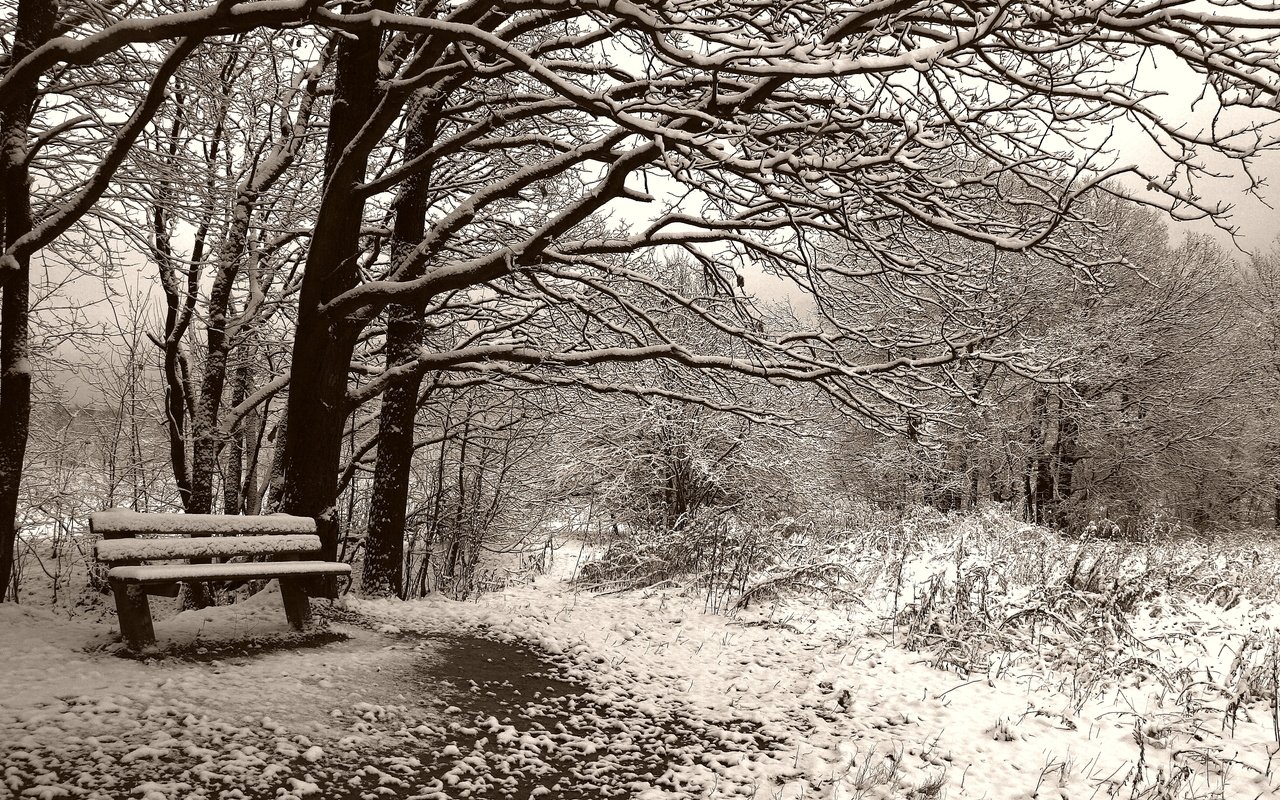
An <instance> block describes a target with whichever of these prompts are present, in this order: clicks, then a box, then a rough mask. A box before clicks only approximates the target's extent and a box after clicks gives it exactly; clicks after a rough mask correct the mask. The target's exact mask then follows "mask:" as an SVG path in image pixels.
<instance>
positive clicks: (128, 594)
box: [111, 581, 156, 650]
mask: <svg viewBox="0 0 1280 800" xmlns="http://www.w3.org/2000/svg"><path fill="white" fill-rule="evenodd" d="M111 592H112V594H114V595H115V597H116V617H117V618H118V619H119V620H120V635H121V636H122V637H124V643H125V644H126V645H128V647H129V649H131V650H141V649H142V648H144V647H147V646H148V645H152V644H155V641H156V632H155V629H154V628H153V627H152V626H151V604H150V603H148V602H147V593H146V590H145V587H143V586H140V585H138V584H132V583H124V582H123V581H112V582H111Z"/></svg>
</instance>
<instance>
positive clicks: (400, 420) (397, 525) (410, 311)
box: [360, 306, 423, 596]
mask: <svg viewBox="0 0 1280 800" xmlns="http://www.w3.org/2000/svg"><path fill="white" fill-rule="evenodd" d="M422 322H423V316H422V311H421V309H414V308H406V307H404V306H392V307H391V308H390V309H389V311H388V320H387V366H388V367H391V366H393V365H395V364H397V363H401V362H403V361H404V360H407V359H410V358H413V357H414V355H415V354H416V352H417V350H418V348H419V347H420V346H421V342H422ZM419 383H420V379H417V378H415V379H412V380H406V381H402V382H400V383H397V384H396V385H394V386H392V387H390V388H388V389H387V391H386V394H384V395H383V397H382V409H381V411H380V413H379V418H378V460H377V463H376V465H375V467H374V472H373V495H372V497H371V498H370V501H369V529H368V532H367V535H366V536H365V553H364V569H363V571H362V573H361V584H360V588H361V591H363V592H364V594H366V595H370V596H392V595H394V596H402V595H403V593H404V586H403V580H402V577H401V576H402V571H403V564H404V523H405V508H406V507H407V506H408V502H409V473H410V467H411V466H412V462H413V432H414V418H415V417H416V415H417V410H418V385H419Z"/></svg>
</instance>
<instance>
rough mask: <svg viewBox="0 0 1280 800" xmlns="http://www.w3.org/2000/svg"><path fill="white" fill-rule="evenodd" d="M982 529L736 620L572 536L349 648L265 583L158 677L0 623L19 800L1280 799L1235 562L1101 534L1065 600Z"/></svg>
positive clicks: (75, 635)
mask: <svg viewBox="0 0 1280 800" xmlns="http://www.w3.org/2000/svg"><path fill="white" fill-rule="evenodd" d="M965 535H966V536H968V537H969V538H968V539H965V540H964V541H961V542H960V544H959V546H958V547H957V542H956V540H955V539H954V538H952V539H950V540H949V542H948V544H947V546H946V547H941V546H939V547H937V548H934V549H932V550H931V549H930V548H929V547H928V546H924V545H921V546H920V547H919V548H918V552H917V553H916V555H914V556H913V557H912V558H911V559H909V560H908V559H903V560H901V561H900V562H899V563H898V566H897V568H893V569H890V568H885V565H884V564H880V565H876V568H875V569H874V570H871V569H869V568H868V569H866V570H863V571H862V572H858V571H857V570H853V569H850V570H849V571H848V575H850V576H853V578H854V579H855V580H854V581H853V582H852V583H850V584H849V585H848V586H847V590H848V591H849V592H850V594H849V595H848V596H845V597H844V598H843V599H842V600H841V601H840V602H838V603H831V602H828V601H826V600H824V599H822V598H816V597H811V596H809V597H806V596H805V595H804V593H802V592H801V593H798V594H797V595H796V596H782V597H779V596H775V597H762V599H761V600H760V601H759V602H757V603H755V604H753V605H752V606H750V607H749V608H747V609H745V610H739V611H738V612H736V613H734V614H731V615H707V614H704V613H702V609H703V607H704V605H705V603H704V598H703V597H702V596H701V595H700V594H699V593H698V592H697V591H687V592H682V591H681V590H679V589H664V590H661V591H657V590H650V591H645V590H635V591H627V592H621V593H618V594H612V595H603V596H602V595H594V594H587V593H581V592H577V591H575V590H574V588H573V586H572V585H571V584H569V583H568V582H566V580H565V578H566V577H567V573H568V572H570V571H571V570H572V569H573V567H574V566H575V562H576V558H577V555H578V552H579V548H578V547H577V545H573V546H568V547H564V548H562V549H561V550H560V551H559V552H560V556H561V558H560V559H559V562H558V567H559V568H558V569H557V570H555V571H553V573H552V574H551V575H548V576H544V577H542V578H539V579H538V580H537V581H535V582H534V583H532V584H529V585H525V586H521V587H518V588H515V589H510V590H507V591H504V592H498V593H493V594H489V595H486V596H485V597H483V598H482V599H481V600H479V601H478V602H475V603H457V602H451V601H446V600H426V601H422V602H414V603H399V602H382V601H380V602H369V601H361V600H354V599H353V600H348V601H347V602H346V603H345V607H344V608H339V609H334V610H332V611H331V612H330V613H329V616H330V625H331V628H332V630H333V631H334V632H336V633H339V634H343V635H345V636H347V637H348V638H346V639H343V640H337V641H335V640H333V637H328V638H323V637H321V638H312V639H303V640H298V641H292V640H290V639H289V635H288V633H287V626H286V625H285V623H284V619H283V614H282V612H281V610H280V603H279V599H278V596H271V595H270V593H268V594H267V595H265V596H261V595H260V596H258V597H255V598H252V599H250V600H249V601H248V602H246V603H242V604H237V605H235V606H230V607H220V608H214V609H207V610H204V611H199V612H186V613H183V614H180V615H178V616H176V617H173V618H171V619H169V620H164V621H160V622H158V623H157V626H156V628H157V635H158V636H159V638H160V640H161V643H162V645H165V644H167V646H169V647H170V648H171V649H170V650H169V651H167V652H168V654H167V655H166V651H162V652H161V653H159V654H156V655H155V656H154V657H153V658H150V659H148V660H143V661H136V660H131V659H127V658H123V657H121V656H120V655H119V654H118V653H117V652H116V646H115V645H114V644H113V643H112V636H111V631H110V625H109V623H93V622H86V621H81V620H68V619H67V617H66V615H61V616H55V615H54V614H52V613H49V612H46V611H43V610H40V609H35V608H29V607H14V606H5V607H0V754H2V755H3V772H4V774H3V781H2V782H0V797H4V796H15V797H47V798H54V797H97V798H116V797H120V798H124V797H141V798H147V799H148V800H150V799H152V798H181V797H211V798H212V797H222V798H243V797H263V798H272V797H282V798H287V797H307V796H314V797H324V798H330V797H352V798H377V797H405V798H408V797H414V798H461V797H524V796H529V795H533V796H541V795H546V796H549V797H555V796H565V797H579V796H590V797H595V796H617V797H641V798H647V797H702V796H715V797H719V796H724V797H730V796H741V797H756V798H821V797H829V798H840V799H841V800H843V798H860V797H865V798H931V797H949V798H961V797H972V798H992V800H995V799H996V798H1063V799H1064V800H1067V799H1071V800H1079V799H1080V798H1095V797H1096V798H1107V797H1124V798H1180V797H1204V798H1209V797H1226V798H1236V797H1239V798H1258V797H1268V796H1277V794H1278V793H1280V774H1278V772H1277V768H1276V764H1275V758H1274V757H1275V755H1276V753H1277V751H1278V750H1280V744H1278V743H1277V735H1278V732H1280V709H1278V708H1277V706H1276V703H1275V671H1276V669H1277V663H1280V654H1278V653H1277V642H1278V641H1280V640H1278V639H1277V637H1276V620H1277V619H1280V607H1278V606H1274V605H1270V604H1268V603H1266V602H1263V601H1264V600H1265V599H1266V598H1265V597H1259V596H1257V595H1258V592H1257V591H1253V592H1252V595H1253V597H1252V599H1251V597H1250V595H1251V593H1250V592H1245V591H1237V590H1236V588H1234V587H1233V586H1232V585H1230V584H1229V583H1227V584H1224V582H1223V581H1220V580H1218V579H1219V578H1221V577H1222V576H1226V575H1230V574H1232V572H1231V568H1232V565H1231V564H1229V563H1225V561H1223V559H1222V557H1220V556H1212V555H1211V554H1210V556H1208V557H1207V559H1208V560H1207V561H1206V562H1205V565H1204V566H1203V569H1200V568H1199V567H1197V565H1196V564H1194V563H1190V562H1188V563H1187V564H1186V565H1185V566H1186V567H1187V569H1188V570H1190V572H1191V573H1198V572H1203V573H1204V576H1205V578H1206V580H1207V581H1208V582H1207V583H1204V585H1196V586H1194V587H1191V589H1188V590H1186V591H1182V590H1176V589H1178V587H1174V586H1173V585H1172V580H1171V579H1170V580H1169V581H1167V582H1168V583H1169V584H1170V585H1168V586H1162V587H1160V591H1154V590H1150V587H1148V589H1149V591H1144V592H1142V593H1134V592H1128V593H1126V592H1127V590H1126V589H1125V586H1127V585H1128V584H1127V583H1124V581H1126V580H1128V578H1126V577H1125V576H1130V577H1133V576H1142V577H1143V579H1144V580H1148V581H1155V580H1156V579H1157V578H1160V579H1162V580H1163V578H1161V577H1160V576H1165V577H1167V575H1170V574H1173V573H1171V572H1168V571H1167V570H1166V571H1165V572H1160V571H1157V570H1155V569H1154V567H1153V566H1152V564H1151V563H1141V559H1142V558H1143V556H1142V554H1141V553H1134V552H1126V553H1124V554H1117V553H1115V552H1112V551H1111V550H1109V549H1108V548H1107V547H1106V546H1099V547H1095V548H1093V549H1091V550H1089V553H1090V559H1092V560H1085V559H1083V558H1081V559H1079V560H1078V562H1077V563H1076V564H1074V565H1072V564H1070V563H1065V562H1063V563H1051V564H1048V565H1043V566H1044V567H1045V569H1047V570H1048V572H1049V573H1052V574H1054V575H1059V576H1060V575H1061V574H1062V573H1063V572H1068V573H1070V574H1073V575H1076V576H1077V578H1079V577H1081V576H1079V575H1078V573H1081V572H1082V571H1088V570H1090V569H1093V571H1094V573H1097V572H1098V571H1099V570H1098V569H1097V568H1096V567H1097V566H1098V565H1099V564H1101V563H1106V564H1109V565H1111V566H1112V567H1114V569H1115V577H1114V578H1113V580H1112V581H1111V583H1109V584H1108V583H1107V582H1106V581H1103V580H1101V579H1096V580H1094V581H1093V583H1092V584H1090V583H1088V582H1087V581H1084V580H1082V579H1077V578H1073V579H1072V581H1073V585H1074V586H1076V587H1077V589H1078V591H1077V590H1076V589H1073V590H1072V591H1071V592H1056V590H1055V591H1050V588H1051V587H1050V586H1049V583H1051V582H1048V581H1040V585H1037V580H1034V579H1032V576H1028V575H1015V574H1014V573H1016V572H1017V570H1016V569H1015V562H1016V563H1017V564H1021V563H1022V562H1019V561H1017V557H1018V556H1017V554H1016V553H1014V552H1012V551H1011V550H1009V548H1010V547H1012V548H1014V549H1015V550H1016V549H1018V547H1021V549H1022V550H1023V551H1024V555H1025V551H1027V550H1030V549H1032V545H1033V544H1034V542H1032V541H1031V540H1030V539H1027V540H1025V541H1023V542H1022V544H1021V545H1018V541H1019V540H1017V538H1016V536H1014V537H1011V536H1005V537H1004V538H1002V539H1001V540H1000V542H998V543H997V544H998V546H997V545H995V544H988V543H986V542H984V541H982V540H981V539H980V538H978V537H977V535H976V534H975V533H973V532H970V533H969V534H965ZM1036 541H1038V542H1039V545H1037V546H1040V545H1043V546H1044V547H1047V548H1050V549H1049V550H1046V551H1044V552H1045V553H1049V552H1057V551H1056V550H1052V548H1054V547H1057V545H1055V544H1053V543H1052V542H1048V540H1046V539H1043V538H1041V539H1038V540H1036ZM1063 547H1064V548H1065V549H1064V550H1063V551H1062V553H1060V555H1062V554H1065V555H1067V556H1069V555H1070V553H1071V552H1072V551H1071V549H1070V547H1069V546H1067V545H1063ZM889 549H890V550H892V548H889ZM904 552H905V549H904ZM1077 554H1079V553H1077ZM1043 555H1044V553H1042V554H1041V556H1043ZM1255 555H1256V557H1254V558H1252V561H1251V563H1249V562H1250V558H1249V557H1248V556H1245V557H1242V558H1243V559H1244V560H1243V561H1242V564H1243V566H1244V567H1247V568H1248V569H1249V570H1252V571H1250V572H1249V574H1250V575H1252V576H1254V577H1256V576H1257V575H1259V574H1264V573H1265V572H1266V566H1265V564H1264V563H1263V562H1265V560H1266V558H1267V557H1266V556H1265V554H1260V553H1255ZM1180 557H1181V556H1180ZM1147 558H1154V556H1151V555H1150V554H1148V556H1147ZM1108 559H1110V560H1108ZM1184 560H1185V559H1184ZM847 563H853V562H852V561H849V562H847ZM1162 563H1164V562H1162ZM1046 574H1048V573H1046ZM1178 574H1181V573H1178ZM857 575H866V576H869V577H868V578H867V583H866V584H865V585H862V584H859V583H857V582H856V576H857ZM993 576H998V577H999V578H1000V580H995V578H994V577H993ZM872 577H874V580H873V579H872ZM1094 577H1095V578H1096V577H1097V576H1096V574H1095V576H1094ZM1015 578H1016V579H1017V580H1014V579H1015ZM1210 578H1212V580H1209V579H1210ZM1108 586H1110V592H1109V593H1108V591H1107V587H1108ZM1206 586H1207V587H1208V590H1207V591H1206V590H1205V587H1206ZM1253 588H1254V589H1255V590H1256V589H1257V588H1258V587H1257V585H1256V584H1255V585H1254V586H1253ZM1094 590H1096V591H1094ZM1263 594H1265V592H1264V593H1263ZM1095 595H1096V597H1095ZM1088 598H1093V599H1094V601H1096V602H1095V603H1094V604H1092V605H1091V604H1090V602H1093V601H1089V602H1086V600H1087V599H1088ZM1108 603H1109V604H1110V605H1111V607H1112V611H1111V612H1108V611H1107V608H1108V605H1107V604H1108ZM984 615H987V616H989V617H990V618H989V619H984V618H983V617H984ZM891 621H893V622H894V623H895V624H890V622H891ZM246 643H249V644H246ZM477 643H479V644H477ZM280 645H284V646H280ZM913 648H914V649H913ZM979 667H980V668H979ZM508 668H509V669H510V675H511V679H510V680H506V681H504V680H503V675H504V670H507V669H508Z"/></svg>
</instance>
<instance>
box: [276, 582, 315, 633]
mask: <svg viewBox="0 0 1280 800" xmlns="http://www.w3.org/2000/svg"><path fill="white" fill-rule="evenodd" d="M305 586H306V584H305V583H304V582H303V581H302V580H300V579H298V578H281V579H280V595H281V596H282V597H283V598H284V615H285V617H287V618H288V620H289V625H290V626H291V627H292V628H293V629H294V630H295V631H300V630H302V629H303V628H305V627H306V625H307V622H309V621H310V620H311V601H310V600H308V599H307V590H306V588H305Z"/></svg>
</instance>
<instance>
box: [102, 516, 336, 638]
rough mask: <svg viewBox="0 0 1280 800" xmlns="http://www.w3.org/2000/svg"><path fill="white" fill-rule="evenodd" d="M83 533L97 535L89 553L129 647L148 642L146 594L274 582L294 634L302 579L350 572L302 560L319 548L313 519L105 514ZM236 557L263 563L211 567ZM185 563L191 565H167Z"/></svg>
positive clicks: (304, 603) (304, 611) (303, 599)
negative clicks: (103, 571) (103, 575)
mask: <svg viewBox="0 0 1280 800" xmlns="http://www.w3.org/2000/svg"><path fill="white" fill-rule="evenodd" d="M89 530H90V531H92V532H93V533H94V534H95V535H97V536H101V537H102V538H101V539H100V540H99V541H98V543H97V546H96V550H95V555H96V557H97V559H98V561H100V562H102V563H104V564H107V565H109V568H108V570H107V582H108V583H109V584H110V585H111V591H112V593H113V594H114V595H115V599H116V615H117V616H118V617H119V619H120V633H121V635H122V636H123V637H124V641H125V643H126V644H127V645H128V646H129V647H130V648H132V649H135V650H137V649H141V648H143V647H146V646H147V645H150V644H153V643H154V642H155V640H156V636H155V630H154V628H153V626H152V624H151V606H150V604H149V603H148V601H147V595H151V594H156V595H167V596H169V597H175V596H177V594H178V585H179V584H180V583H208V582H213V581H247V580H268V579H271V578H278V579H279V580H280V594H281V595H282V596H283V597H284V612H285V616H286V617H287V618H288V620H289V624H290V625H291V626H292V627H293V628H294V629H295V630H302V628H303V627H304V626H305V625H306V623H307V620H308V619H309V618H310V614H311V609H310V603H309V601H308V599H307V592H306V583H307V579H308V578H310V577H311V576H315V575H349V574H350V573H351V567H350V565H348V564H337V563H334V562H331V561H310V560H304V558H305V557H306V556H307V555H309V554H314V553H316V552H318V551H319V550H320V537H319V536H317V535H316V523H315V520H313V519H309V518H307V517H292V516H287V515H284V514H273V515H270V516H261V517H246V516H231V515H220V514H139V513H135V512H133V511H127V510H123V509H108V510H106V511H99V512H97V513H94V514H91V515H90V516H89ZM236 556H255V557H267V558H269V559H270V560H268V561H250V562H244V563H228V562H223V563H213V562H212V559H215V558H218V559H225V558H233V557H236ZM187 559H192V560H194V562H195V563H173V562H175V561H184V562H185V560H187ZM147 562H169V563H147Z"/></svg>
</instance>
